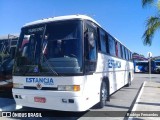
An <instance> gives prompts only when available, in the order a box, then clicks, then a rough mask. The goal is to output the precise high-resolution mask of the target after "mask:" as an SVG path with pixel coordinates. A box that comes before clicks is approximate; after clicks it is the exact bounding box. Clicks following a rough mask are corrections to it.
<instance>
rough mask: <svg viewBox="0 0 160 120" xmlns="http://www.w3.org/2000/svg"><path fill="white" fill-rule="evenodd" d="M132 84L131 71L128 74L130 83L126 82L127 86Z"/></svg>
mask: <svg viewBox="0 0 160 120" xmlns="http://www.w3.org/2000/svg"><path fill="white" fill-rule="evenodd" d="M130 85H131V73H130V72H129V74H128V83H127V84H126V87H129V86H130Z"/></svg>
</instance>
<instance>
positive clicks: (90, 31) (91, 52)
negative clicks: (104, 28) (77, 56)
mask: <svg viewBox="0 0 160 120" xmlns="http://www.w3.org/2000/svg"><path fill="white" fill-rule="evenodd" d="M97 39H98V36H97V28H94V27H93V26H91V25H87V34H86V49H87V51H88V53H87V55H86V58H87V59H88V60H90V61H96V59H97Z"/></svg>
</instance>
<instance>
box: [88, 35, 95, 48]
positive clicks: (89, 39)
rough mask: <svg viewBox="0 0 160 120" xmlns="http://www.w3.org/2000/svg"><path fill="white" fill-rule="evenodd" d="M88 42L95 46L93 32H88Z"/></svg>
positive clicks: (92, 46)
mask: <svg viewBox="0 0 160 120" xmlns="http://www.w3.org/2000/svg"><path fill="white" fill-rule="evenodd" d="M88 44H89V46H90V47H91V48H94V46H95V40H94V34H93V32H88Z"/></svg>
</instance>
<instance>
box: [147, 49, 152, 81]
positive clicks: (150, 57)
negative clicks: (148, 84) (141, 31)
mask: <svg viewBox="0 0 160 120" xmlns="http://www.w3.org/2000/svg"><path fill="white" fill-rule="evenodd" d="M147 55H148V58H149V61H148V62H149V81H151V59H152V53H151V52H148V53H147Z"/></svg>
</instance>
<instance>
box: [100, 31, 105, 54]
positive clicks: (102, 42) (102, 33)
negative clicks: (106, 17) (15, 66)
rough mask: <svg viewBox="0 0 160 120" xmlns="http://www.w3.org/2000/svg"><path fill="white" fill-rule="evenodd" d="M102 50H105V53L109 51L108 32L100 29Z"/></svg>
mask: <svg viewBox="0 0 160 120" xmlns="http://www.w3.org/2000/svg"><path fill="white" fill-rule="evenodd" d="M99 31H100V51H101V52H104V53H107V40H106V39H107V37H106V34H105V32H104V31H103V30H102V29H100V30H99Z"/></svg>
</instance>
